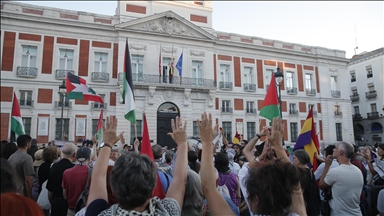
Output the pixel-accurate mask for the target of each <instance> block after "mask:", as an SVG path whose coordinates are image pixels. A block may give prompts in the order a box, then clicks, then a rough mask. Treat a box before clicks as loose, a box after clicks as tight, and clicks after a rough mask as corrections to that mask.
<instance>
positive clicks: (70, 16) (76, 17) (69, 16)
mask: <svg viewBox="0 0 384 216" xmlns="http://www.w3.org/2000/svg"><path fill="white" fill-rule="evenodd" d="M60 18H63V19H72V20H78V19H79V16H77V15H73V14H63V13H60Z"/></svg>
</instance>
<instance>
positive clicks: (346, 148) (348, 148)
mask: <svg viewBox="0 0 384 216" xmlns="http://www.w3.org/2000/svg"><path fill="white" fill-rule="evenodd" d="M353 151H354V148H353V145H352V144H350V143H347V142H344V141H341V142H338V143H337V144H336V148H335V149H334V150H333V157H334V158H336V159H339V158H340V157H344V158H345V159H348V160H350V159H351V158H352V156H353ZM339 163H340V162H339Z"/></svg>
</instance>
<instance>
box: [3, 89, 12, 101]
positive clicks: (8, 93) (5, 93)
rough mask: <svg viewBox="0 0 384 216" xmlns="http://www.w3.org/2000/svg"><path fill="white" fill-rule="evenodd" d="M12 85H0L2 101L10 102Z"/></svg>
mask: <svg viewBox="0 0 384 216" xmlns="http://www.w3.org/2000/svg"><path fill="white" fill-rule="evenodd" d="M12 97H13V87H6V86H1V98H0V101H2V102H12Z"/></svg>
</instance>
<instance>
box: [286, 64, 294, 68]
mask: <svg viewBox="0 0 384 216" xmlns="http://www.w3.org/2000/svg"><path fill="white" fill-rule="evenodd" d="M284 67H285V68H296V65H295V64H291V63H284Z"/></svg>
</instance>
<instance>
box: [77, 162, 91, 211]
mask: <svg viewBox="0 0 384 216" xmlns="http://www.w3.org/2000/svg"><path fill="white" fill-rule="evenodd" d="M91 174H92V167H88V177H87V183H86V184H85V189H84V191H83V192H81V194H80V196H79V198H78V199H77V202H76V208H75V211H76V212H78V211H80V210H81V209H82V208H84V207H85V206H87V198H88V193H89V179H90V177H91Z"/></svg>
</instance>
